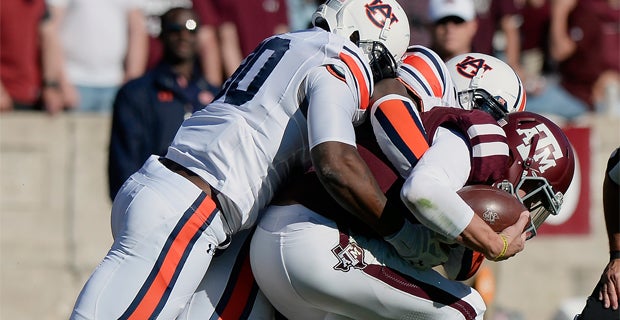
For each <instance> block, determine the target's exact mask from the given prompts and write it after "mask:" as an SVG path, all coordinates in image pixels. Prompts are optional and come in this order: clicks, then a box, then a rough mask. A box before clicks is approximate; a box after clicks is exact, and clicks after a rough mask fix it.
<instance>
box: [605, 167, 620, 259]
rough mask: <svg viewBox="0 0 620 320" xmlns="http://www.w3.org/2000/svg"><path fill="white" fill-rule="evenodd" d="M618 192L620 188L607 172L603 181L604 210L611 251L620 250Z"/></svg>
mask: <svg viewBox="0 0 620 320" xmlns="http://www.w3.org/2000/svg"><path fill="white" fill-rule="evenodd" d="M618 194H620V188H619V187H618V185H617V184H615V183H614V182H613V181H611V179H609V175H608V174H606V175H605V180H604V181H603V211H604V214H605V226H606V228H607V236H608V238H609V249H610V250H611V251H619V250H620V217H619V216H620V202H619V201H618Z"/></svg>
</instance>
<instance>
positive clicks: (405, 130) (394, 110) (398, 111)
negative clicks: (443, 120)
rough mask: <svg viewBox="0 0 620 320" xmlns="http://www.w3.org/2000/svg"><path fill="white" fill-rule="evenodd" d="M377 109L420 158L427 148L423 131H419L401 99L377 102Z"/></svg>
mask: <svg viewBox="0 0 620 320" xmlns="http://www.w3.org/2000/svg"><path fill="white" fill-rule="evenodd" d="M379 109H381V112H382V113H383V114H384V115H385V118H386V119H387V120H388V121H389V122H390V124H391V125H392V127H393V128H394V130H395V131H396V133H397V134H398V136H399V137H400V138H401V139H402V141H403V142H404V143H405V145H407V148H409V150H411V152H413V154H414V155H415V156H416V158H418V159H420V158H421V157H422V155H423V154H424V152H426V150H428V142H427V141H426V138H425V136H424V133H423V132H422V131H420V130H421V129H420V128H418V125H417V124H416V122H415V120H414V119H413V118H412V117H411V113H410V111H409V109H408V108H407V106H406V105H405V104H404V103H403V101H402V100H397V99H390V100H386V101H384V102H382V103H381V104H379Z"/></svg>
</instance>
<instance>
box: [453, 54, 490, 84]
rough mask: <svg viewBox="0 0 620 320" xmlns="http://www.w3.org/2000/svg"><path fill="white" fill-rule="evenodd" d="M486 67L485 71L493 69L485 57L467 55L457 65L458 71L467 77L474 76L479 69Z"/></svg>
mask: <svg viewBox="0 0 620 320" xmlns="http://www.w3.org/2000/svg"><path fill="white" fill-rule="evenodd" d="M480 69H484V71H488V70H493V68H491V66H489V65H488V64H487V63H486V61H485V60H484V59H481V58H477V59H476V58H474V57H472V56H467V57H465V59H463V61H461V62H459V63H458V64H457V65H456V71H458V73H459V74H461V75H462V76H463V77H465V78H470V79H471V78H473V77H475V76H476V74H478V70H480Z"/></svg>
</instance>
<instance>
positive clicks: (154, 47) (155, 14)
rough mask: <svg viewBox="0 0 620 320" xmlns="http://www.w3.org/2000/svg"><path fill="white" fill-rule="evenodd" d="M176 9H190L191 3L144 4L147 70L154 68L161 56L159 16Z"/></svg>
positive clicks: (156, 0) (152, 1)
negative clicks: (147, 39) (147, 42)
mask: <svg viewBox="0 0 620 320" xmlns="http://www.w3.org/2000/svg"><path fill="white" fill-rule="evenodd" d="M176 7H183V8H191V7H192V2H191V0H148V1H147V3H146V6H145V8H144V15H145V18H146V20H145V21H146V32H147V34H148V37H149V45H148V59H147V64H146V69H147V70H148V69H151V68H153V67H154V66H156V65H157V64H158V63H159V60H161V58H162V55H163V47H162V44H161V41H160V40H159V34H160V33H161V15H162V14H164V13H165V12H166V11H168V10H170V9H172V8H176Z"/></svg>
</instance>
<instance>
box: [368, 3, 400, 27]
mask: <svg viewBox="0 0 620 320" xmlns="http://www.w3.org/2000/svg"><path fill="white" fill-rule="evenodd" d="M365 7H366V15H367V16H368V18H369V19H370V21H371V22H372V23H373V24H374V25H376V26H377V27H379V28H384V27H385V23H386V21H388V19H390V20H389V24H390V26H391V25H392V24H393V23H395V22H398V18H396V16H395V15H394V13H392V6H391V5H389V4H385V3H383V2H381V0H373V1H372V2H371V3H368V4H366V6H365Z"/></svg>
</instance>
